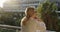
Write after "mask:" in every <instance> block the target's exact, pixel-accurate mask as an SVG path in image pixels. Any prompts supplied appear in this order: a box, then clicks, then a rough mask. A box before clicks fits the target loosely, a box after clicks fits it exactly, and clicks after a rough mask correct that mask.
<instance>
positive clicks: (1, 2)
mask: <svg viewBox="0 0 60 32" xmlns="http://www.w3.org/2000/svg"><path fill="white" fill-rule="evenodd" d="M5 1H6V0H0V7H1V8H2V7H3V3H4V2H5Z"/></svg>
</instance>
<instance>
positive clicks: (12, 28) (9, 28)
mask: <svg viewBox="0 0 60 32" xmlns="http://www.w3.org/2000/svg"><path fill="white" fill-rule="evenodd" d="M0 29H3V30H7V31H8V30H9V31H15V32H20V30H21V27H18V26H10V25H2V24H0Z"/></svg>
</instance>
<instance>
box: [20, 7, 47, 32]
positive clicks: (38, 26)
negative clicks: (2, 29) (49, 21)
mask: <svg viewBox="0 0 60 32" xmlns="http://www.w3.org/2000/svg"><path fill="white" fill-rule="evenodd" d="M25 14H26V16H25V17H24V18H23V19H22V20H21V26H22V32H46V27H45V23H44V22H43V21H42V20H41V19H39V18H38V17H37V16H36V13H35V11H34V8H32V7H28V8H27V9H26V11H25Z"/></svg>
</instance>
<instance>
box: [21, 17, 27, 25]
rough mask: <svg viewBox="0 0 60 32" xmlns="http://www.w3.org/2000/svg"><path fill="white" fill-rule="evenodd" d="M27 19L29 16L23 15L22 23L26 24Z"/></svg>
mask: <svg viewBox="0 0 60 32" xmlns="http://www.w3.org/2000/svg"><path fill="white" fill-rule="evenodd" d="M26 21H27V18H26V17H23V18H22V19H21V25H22V24H23V25H24V24H25V23H26Z"/></svg>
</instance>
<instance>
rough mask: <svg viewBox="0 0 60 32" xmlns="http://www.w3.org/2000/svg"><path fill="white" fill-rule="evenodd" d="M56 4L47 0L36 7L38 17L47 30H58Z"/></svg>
mask: <svg viewBox="0 0 60 32" xmlns="http://www.w3.org/2000/svg"><path fill="white" fill-rule="evenodd" d="M55 11H57V6H56V4H55V3H53V2H49V1H48V0H47V1H46V2H44V3H42V4H40V5H39V6H38V8H37V13H38V17H40V18H41V19H43V21H44V22H45V23H46V27H47V30H56V31H57V30H58V24H57V22H58V18H57V16H58V15H57V13H56V12H55Z"/></svg>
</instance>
